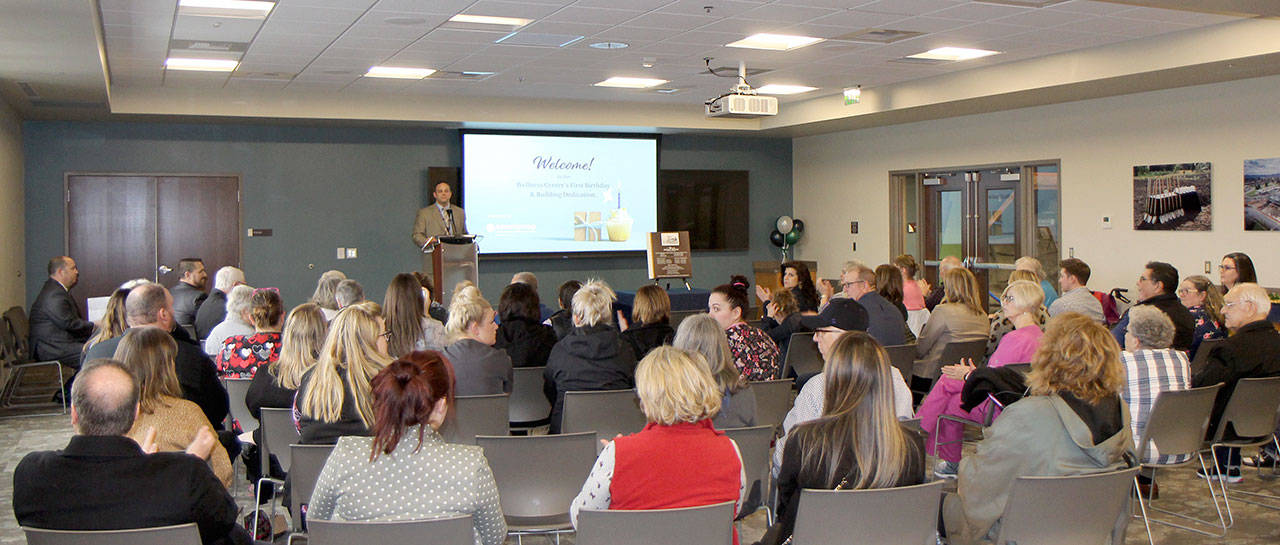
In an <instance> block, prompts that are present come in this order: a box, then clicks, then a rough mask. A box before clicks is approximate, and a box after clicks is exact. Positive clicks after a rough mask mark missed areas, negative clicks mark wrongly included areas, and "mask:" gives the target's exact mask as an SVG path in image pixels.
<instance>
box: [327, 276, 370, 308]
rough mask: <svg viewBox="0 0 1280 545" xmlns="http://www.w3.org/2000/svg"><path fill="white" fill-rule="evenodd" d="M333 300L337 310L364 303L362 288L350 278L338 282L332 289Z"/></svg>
mask: <svg viewBox="0 0 1280 545" xmlns="http://www.w3.org/2000/svg"><path fill="white" fill-rule="evenodd" d="M333 300H334V302H336V303H338V310H342V309H344V308H347V307H349V306H351V305H354V304H357V303H361V302H363V301H364V287H362V286H361V285H360V283H359V282H356V281H355V280H352V279H350V278H348V279H346V280H343V281H341V282H338V287H336V288H334V289H333Z"/></svg>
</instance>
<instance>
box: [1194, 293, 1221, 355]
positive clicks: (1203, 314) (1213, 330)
mask: <svg viewBox="0 0 1280 545" xmlns="http://www.w3.org/2000/svg"><path fill="white" fill-rule="evenodd" d="M1187 311H1189V312H1191V317H1192V318H1195V320H1196V329H1195V333H1192V335H1191V352H1190V353H1189V354H1188V357H1190V358H1193V359H1194V358H1195V357H1196V352H1197V351H1198V350H1200V341H1204V340H1209V339H1221V338H1223V337H1226V336H1227V335H1226V333H1225V330H1224V329H1223V327H1222V324H1220V323H1218V322H1216V321H1214V319H1213V318H1210V317H1209V313H1208V312H1207V311H1205V310H1204V305H1196V306H1194V307H1191V308H1189V309H1187Z"/></svg>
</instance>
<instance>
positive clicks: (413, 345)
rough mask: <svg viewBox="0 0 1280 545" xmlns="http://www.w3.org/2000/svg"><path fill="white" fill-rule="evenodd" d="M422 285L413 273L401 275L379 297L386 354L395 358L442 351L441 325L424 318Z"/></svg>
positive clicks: (425, 313)
mask: <svg viewBox="0 0 1280 545" xmlns="http://www.w3.org/2000/svg"><path fill="white" fill-rule="evenodd" d="M422 291H423V290H422V284H421V283H419V282H418V280H417V279H416V278H414V276H413V275H412V274H409V273H400V274H397V275H396V276H395V278H392V279H391V283H390V284H388V285H387V293H386V295H384V296H383V298H382V312H383V313H384V315H383V318H384V319H385V320H386V322H387V355H388V356H391V357H393V358H398V357H400V356H403V355H405V354H408V353H410V352H413V351H415V350H435V351H440V350H444V347H445V345H446V344H447V342H446V341H445V333H444V324H442V323H440V322H439V321H436V319H435V318H432V317H430V316H428V315H427V305H426V302H425V300H424V299H423V293H422Z"/></svg>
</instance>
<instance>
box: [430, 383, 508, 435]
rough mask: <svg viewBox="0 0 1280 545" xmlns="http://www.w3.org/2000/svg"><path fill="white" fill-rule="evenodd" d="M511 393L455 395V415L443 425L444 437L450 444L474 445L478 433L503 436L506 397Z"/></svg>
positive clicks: (504, 433) (505, 423) (505, 425)
mask: <svg viewBox="0 0 1280 545" xmlns="http://www.w3.org/2000/svg"><path fill="white" fill-rule="evenodd" d="M510 398H511V394H490V395H482V396H459V397H456V398H454V405H453V413H454V417H453V418H451V419H449V420H448V421H447V422H446V423H445V426H444V430H443V433H442V434H441V435H443V436H444V439H445V440H446V441H448V442H450V443H461V444H464V445H474V444H476V436H477V435H506V434H507V433H509V432H510V431H511V430H510V428H508V424H507V400H508V399H510Z"/></svg>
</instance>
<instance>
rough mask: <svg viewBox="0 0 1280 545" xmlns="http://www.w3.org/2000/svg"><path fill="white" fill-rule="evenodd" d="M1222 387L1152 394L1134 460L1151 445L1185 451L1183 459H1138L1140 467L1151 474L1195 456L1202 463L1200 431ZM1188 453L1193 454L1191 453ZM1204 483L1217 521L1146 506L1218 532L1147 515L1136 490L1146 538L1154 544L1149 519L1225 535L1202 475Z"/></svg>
mask: <svg viewBox="0 0 1280 545" xmlns="http://www.w3.org/2000/svg"><path fill="white" fill-rule="evenodd" d="M1220 389H1222V385H1221V384H1214V385H1213V386H1205V387H1203V388H1192V389H1190V390H1177V391H1172V392H1161V393H1160V395H1158V396H1156V401H1155V403H1154V404H1153V405H1152V406H1151V413H1150V414H1149V415H1148V416H1147V423H1146V425H1145V426H1144V428H1143V430H1142V437H1140V438H1139V439H1138V452H1137V454H1138V461H1140V462H1143V460H1146V458H1147V457H1148V454H1149V453H1150V451H1151V448H1152V447H1153V446H1154V447H1155V450H1156V452H1159V453H1160V455H1161V456H1178V455H1188V456H1189V457H1188V458H1187V460H1186V461H1184V462H1179V463H1171V464H1159V463H1155V462H1151V463H1146V462H1143V463H1142V467H1143V468H1147V469H1150V470H1151V475H1152V477H1155V474H1156V472H1157V469H1158V468H1162V467H1178V466H1185V465H1187V464H1190V463H1192V462H1194V461H1196V460H1199V461H1200V467H1201V469H1203V468H1204V467H1205V463H1204V456H1203V445H1204V434H1205V429H1206V428H1208V427H1209V414H1210V413H1211V412H1212V411H1213V400H1214V398H1215V397H1216V396H1217V395H1218V390H1220ZM1190 455H1194V456H1193V457H1192V456H1190ZM1205 484H1206V485H1208V487H1209V498H1210V499H1211V500H1212V501H1213V507H1214V509H1217V510H1218V524H1217V525H1215V524H1213V523H1212V522H1209V521H1205V520H1201V519H1198V518H1195V517H1191V516H1187V515H1186V514H1183V513H1175V512H1173V511H1169V510H1165V509H1159V508H1156V507H1150V509H1151V510H1153V511H1159V512H1161V513H1164V514H1167V515H1173V516H1175V517H1179V518H1182V519H1186V520H1190V521H1193V522H1198V523H1200V524H1204V525H1206V526H1213V527H1215V528H1216V529H1217V530H1220V533H1217V534H1211V533H1209V532H1205V531H1203V530H1200V529H1197V528H1192V527H1189V526H1183V525H1180V524H1175V523H1173V522H1171V521H1167V520H1159V519H1154V518H1151V517H1150V515H1148V514H1147V509H1148V506H1149V505H1148V504H1150V503H1151V498H1144V497H1142V494H1141V493H1138V494H1137V496H1138V507H1139V509H1140V510H1141V513H1142V520H1143V524H1144V525H1145V526H1146V529H1147V540H1149V541H1150V542H1151V543H1152V545H1155V539H1154V538H1153V537H1152V535H1151V523H1152V522H1155V523H1159V524H1164V525H1167V526H1172V527H1174V528H1181V529H1183V530H1190V531H1192V532H1196V533H1200V534H1204V535H1208V536H1216V537H1222V536H1224V535H1226V532H1227V523H1226V521H1225V520H1224V519H1223V516H1222V508H1221V507H1219V506H1218V495H1217V494H1218V493H1217V492H1216V491H1214V489H1213V481H1212V480H1210V479H1209V478H1207V477H1206V478H1205ZM1137 489H1138V483H1137V477H1136V476H1135V477H1134V490H1137Z"/></svg>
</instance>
